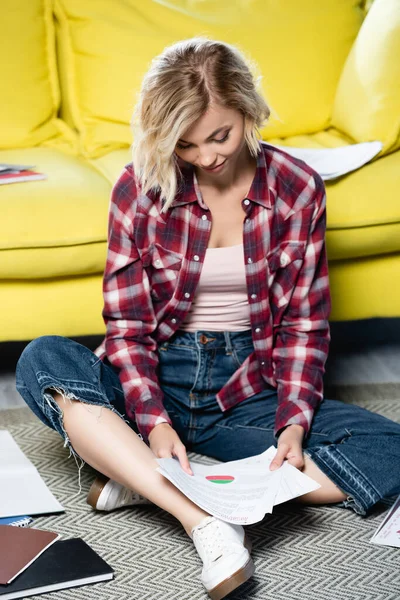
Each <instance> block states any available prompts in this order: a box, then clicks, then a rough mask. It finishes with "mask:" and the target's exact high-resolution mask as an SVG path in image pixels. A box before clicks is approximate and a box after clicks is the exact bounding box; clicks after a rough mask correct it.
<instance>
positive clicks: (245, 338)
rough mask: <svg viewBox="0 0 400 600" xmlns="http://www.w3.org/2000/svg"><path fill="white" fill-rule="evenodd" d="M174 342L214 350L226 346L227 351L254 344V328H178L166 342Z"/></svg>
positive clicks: (167, 343)
mask: <svg viewBox="0 0 400 600" xmlns="http://www.w3.org/2000/svg"><path fill="white" fill-rule="evenodd" d="M169 344H174V345H179V346H190V347H192V348H201V349H204V350H213V349H216V348H225V349H226V350H227V351H229V350H231V349H232V348H239V347H241V346H249V345H252V344H253V337H252V330H251V329H246V330H245V331H193V332H192V331H184V330H183V329H178V331H176V332H175V333H174V335H173V336H172V337H171V338H170V339H169V340H168V341H167V342H166V345H169Z"/></svg>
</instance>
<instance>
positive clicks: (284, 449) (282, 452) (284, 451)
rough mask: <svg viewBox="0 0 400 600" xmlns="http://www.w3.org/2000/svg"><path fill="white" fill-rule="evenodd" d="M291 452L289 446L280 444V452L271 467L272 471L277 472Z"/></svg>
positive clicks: (278, 451)
mask: <svg viewBox="0 0 400 600" xmlns="http://www.w3.org/2000/svg"><path fill="white" fill-rule="evenodd" d="M288 452H289V444H283V443H282V444H278V450H277V452H276V454H275V458H274V460H273V461H272V462H271V464H270V466H269V470H270V471H276V469H279V467H280V466H282V463H283V461H284V460H285V458H286V454H287V453H288Z"/></svg>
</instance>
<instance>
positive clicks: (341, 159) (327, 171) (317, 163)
mask: <svg viewBox="0 0 400 600" xmlns="http://www.w3.org/2000/svg"><path fill="white" fill-rule="evenodd" d="M273 145H274V146H275V147H276V148H280V149H281V150H283V151H284V152H287V153H288V154H290V155H291V156H294V157H295V158H300V159H301V160H304V162H306V163H307V164H308V165H309V166H310V167H311V168H312V169H314V171H316V172H317V173H319V175H321V177H322V179H325V180H329V179H336V178H337V177H341V176H342V175H346V173H350V172H351V171H355V170H356V169H359V168H360V167H362V166H363V165H365V164H366V163H368V162H369V161H370V160H372V159H373V158H374V156H376V155H377V154H379V152H380V151H381V150H382V148H383V144H382V142H362V143H360V144H350V145H349V146H341V147H339V148H295V147H293V146H278V145H276V144H273Z"/></svg>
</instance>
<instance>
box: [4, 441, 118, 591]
mask: <svg viewBox="0 0 400 600" xmlns="http://www.w3.org/2000/svg"><path fill="white" fill-rule="evenodd" d="M0 481H1V493H0V600H11V599H13V598H27V597H28V596H34V595H37V594H44V593H46V592H51V591H54V590H61V589H65V588H70V587H76V586H81V585H86V584H88V583H96V582H99V581H107V580H109V579H113V577H114V572H113V570H112V568H111V567H110V566H109V565H108V564H107V563H106V562H105V561H104V560H103V559H102V558H101V557H100V556H99V555H98V554H97V553H96V552H95V551H94V550H93V549H92V548H91V547H90V546H88V544H86V542H84V541H83V540H82V539H80V538H73V539H69V540H60V539H59V537H60V535H59V534H58V533H54V532H52V531H44V530H42V529H35V528H32V527H29V524H30V522H31V521H32V519H31V517H28V516H27V515H28V514H32V515H37V514H40V515H43V514H45V513H58V512H62V511H63V510H64V508H63V507H62V506H61V504H60V503H59V502H58V500H57V499H56V498H55V497H54V496H53V494H52V493H51V491H50V490H49V489H48V487H47V486H46V484H45V482H44V481H43V479H42V478H41V477H40V474H39V473H38V471H37V469H36V468H35V466H34V465H33V464H32V463H31V461H30V460H29V459H28V458H27V457H26V456H25V454H24V453H23V452H22V451H21V449H20V448H19V446H18V445H17V444H16V443H15V441H14V439H13V438H12V436H11V435H10V433H9V432H8V431H5V430H0ZM27 489H29V494H27V493H26V490H27Z"/></svg>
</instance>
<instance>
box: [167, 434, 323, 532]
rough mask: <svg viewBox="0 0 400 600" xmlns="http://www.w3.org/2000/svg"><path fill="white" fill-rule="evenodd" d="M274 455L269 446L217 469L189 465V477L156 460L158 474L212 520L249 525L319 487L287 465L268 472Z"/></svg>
mask: <svg viewBox="0 0 400 600" xmlns="http://www.w3.org/2000/svg"><path fill="white" fill-rule="evenodd" d="M275 454H276V448H275V447H274V446H270V448H268V450H266V451H265V452H263V453H262V454H258V455H256V456H251V457H249V458H244V459H241V460H234V461H230V462H225V463H220V464H218V465H211V466H210V465H202V464H199V463H194V462H191V463H190V467H191V469H192V471H193V475H188V474H187V473H186V472H185V471H184V470H183V469H182V467H181V466H180V464H179V461H178V460H177V459H176V458H158V459H157V462H158V464H159V467H158V469H157V471H159V473H161V474H162V475H163V476H164V477H166V478H167V479H169V481H171V482H172V483H173V484H174V485H175V486H176V487H177V488H178V489H180V490H181V492H182V493H184V494H185V496H187V497H188V498H190V499H191V500H192V502H194V503H195V504H197V505H198V506H200V508H202V509H203V510H205V511H207V512H208V513H210V514H211V515H213V516H214V517H218V518H219V519H221V520H222V521H227V522H228V523H239V524H240V525H251V524H252V523H257V522H258V521H261V520H262V519H263V518H264V516H265V514H266V513H272V510H273V507H274V506H276V505H277V504H281V503H282V502H287V501H288V500H291V499H292V498H297V497H298V496H302V495H303V494H306V493H308V492H312V491H314V490H317V489H318V488H320V487H321V486H320V485H319V483H317V482H316V481H314V480H313V479H311V478H310V477H308V476H307V475H305V474H304V473H302V472H301V471H299V470H298V469H296V468H295V467H293V466H292V465H290V464H289V463H288V462H287V461H285V462H284V463H283V465H282V466H281V467H280V468H279V469H277V470H276V471H270V470H269V466H270V464H271V461H272V460H273V458H274V456H275Z"/></svg>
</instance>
